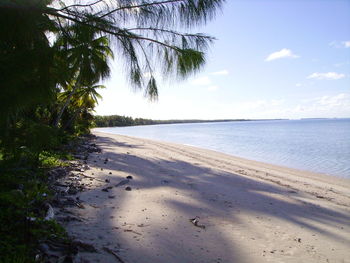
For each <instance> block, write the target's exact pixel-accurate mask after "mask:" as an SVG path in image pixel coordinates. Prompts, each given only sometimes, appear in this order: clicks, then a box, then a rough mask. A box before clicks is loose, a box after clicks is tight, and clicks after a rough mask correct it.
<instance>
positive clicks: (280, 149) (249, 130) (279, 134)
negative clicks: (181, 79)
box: [98, 119, 350, 178]
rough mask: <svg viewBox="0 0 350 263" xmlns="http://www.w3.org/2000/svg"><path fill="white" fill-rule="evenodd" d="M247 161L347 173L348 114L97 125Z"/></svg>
mask: <svg viewBox="0 0 350 263" xmlns="http://www.w3.org/2000/svg"><path fill="white" fill-rule="evenodd" d="M98 130H100V131H103V132H108V133H113V134H121V135H130V136H135V137H142V138H149V139H155V140H161V141H168V142H175V143H180V144H189V145H193V146H197V147H201V148H206V149H211V150H215V151H219V152H223V153H227V154H231V155H234V156H239V157H243V158H247V159H250V160H256V161H262V162H266V163H270V164H276V165H283V166H287V167H291V168H297V169H302V170H308V171H313V172H319V173H326V174H329V175H334V176H339V177H347V178H350V119H306V120H276V121H245V122H214V123H193V124H192V123H187V124H168V125H150V126H133V127H112V128H99V129H98Z"/></svg>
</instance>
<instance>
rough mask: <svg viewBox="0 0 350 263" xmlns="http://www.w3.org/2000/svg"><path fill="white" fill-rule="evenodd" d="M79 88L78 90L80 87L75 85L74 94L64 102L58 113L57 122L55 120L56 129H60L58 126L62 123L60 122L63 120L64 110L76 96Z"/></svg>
mask: <svg viewBox="0 0 350 263" xmlns="http://www.w3.org/2000/svg"><path fill="white" fill-rule="evenodd" d="M77 88H78V85H75V86H74V88H73V90H72V92H71V93H70V94H69V96H68V98H67V100H66V101H65V102H64V104H63V106H62V108H61V110H60V111H59V113H58V115H57V118H56V120H55V123H54V126H55V127H58V124H59V123H60V120H61V118H62V115H63V112H64V110H65V109H66V108H67V106H68V104H69V102H70V100H71V99H72V96H73V95H74V93H75V91H76V90H77Z"/></svg>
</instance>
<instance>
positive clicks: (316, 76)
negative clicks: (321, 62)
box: [307, 72, 345, 80]
mask: <svg viewBox="0 0 350 263" xmlns="http://www.w3.org/2000/svg"><path fill="white" fill-rule="evenodd" d="M344 77H345V75H344V74H342V73H336V72H327V73H319V72H315V73H312V74H311V75H309V76H308V77H307V78H308V79H334V80H335V79H342V78H344Z"/></svg>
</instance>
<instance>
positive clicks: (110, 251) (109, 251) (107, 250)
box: [103, 247, 125, 263]
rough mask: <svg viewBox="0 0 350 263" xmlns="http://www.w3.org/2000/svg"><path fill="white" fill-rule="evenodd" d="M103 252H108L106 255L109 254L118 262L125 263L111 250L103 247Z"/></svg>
mask: <svg viewBox="0 0 350 263" xmlns="http://www.w3.org/2000/svg"><path fill="white" fill-rule="evenodd" d="M103 250H104V251H106V252H108V253H110V254H112V255H113V256H114V257H115V258H116V259H118V261H119V262H121V263H125V261H124V260H123V259H122V258H121V257H119V256H118V255H117V253H115V252H114V251H113V250H112V249H110V248H108V247H103Z"/></svg>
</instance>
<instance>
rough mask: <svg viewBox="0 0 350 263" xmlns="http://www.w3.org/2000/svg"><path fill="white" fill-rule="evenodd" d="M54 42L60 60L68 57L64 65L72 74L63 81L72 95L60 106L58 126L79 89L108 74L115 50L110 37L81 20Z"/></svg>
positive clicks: (63, 84) (65, 87) (56, 123)
mask: <svg viewBox="0 0 350 263" xmlns="http://www.w3.org/2000/svg"><path fill="white" fill-rule="evenodd" d="M55 46H56V48H57V50H58V52H57V56H58V60H59V61H65V63H63V66H64V67H65V68H66V71H67V72H69V75H68V76H69V78H68V79H67V80H65V79H64V80H65V81H64V82H63V83H61V84H62V88H63V89H65V90H66V91H69V95H68V96H67V98H66V100H65V101H63V105H61V109H60V110H59V113H58V116H57V119H56V122H55V126H58V124H59V121H60V119H61V117H62V114H63V112H64V110H65V109H66V107H67V106H68V104H69V102H70V100H71V98H72V96H73V95H74V94H75V92H76V91H77V90H78V89H81V88H84V87H91V86H90V85H89V84H90V83H94V82H97V81H99V80H101V79H104V78H106V77H108V76H109V74H110V68H109V66H108V59H109V58H113V52H112V50H111V49H110V47H109V41H108V38H107V37H105V36H99V35H98V32H96V30H94V29H93V28H91V27H86V26H84V25H79V24H74V25H73V26H71V27H69V28H66V29H64V31H63V32H62V33H61V34H60V35H59V36H58V39H57V41H56V44H55ZM89 91H90V90H89Z"/></svg>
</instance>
